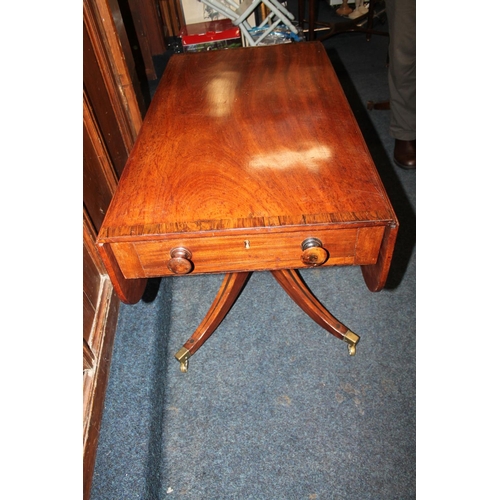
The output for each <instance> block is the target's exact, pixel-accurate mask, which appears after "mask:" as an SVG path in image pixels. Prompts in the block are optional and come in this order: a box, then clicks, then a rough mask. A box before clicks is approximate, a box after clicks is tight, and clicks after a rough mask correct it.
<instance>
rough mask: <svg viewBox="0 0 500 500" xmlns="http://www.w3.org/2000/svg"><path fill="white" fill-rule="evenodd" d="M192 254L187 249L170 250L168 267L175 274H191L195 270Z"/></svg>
mask: <svg viewBox="0 0 500 500" xmlns="http://www.w3.org/2000/svg"><path fill="white" fill-rule="evenodd" d="M191 257H192V254H191V252H190V251H189V250H188V249H187V248H183V247H177V248H172V250H170V260H169V261H168V263H167V267H168V268H169V269H170V271H172V272H173V273H174V274H189V273H190V272H191V271H192V270H193V267H194V266H193V263H192V262H191Z"/></svg>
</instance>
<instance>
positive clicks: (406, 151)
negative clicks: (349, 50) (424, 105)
mask: <svg viewBox="0 0 500 500" xmlns="http://www.w3.org/2000/svg"><path fill="white" fill-rule="evenodd" d="M386 11H387V18H388V22H389V35H390V39H389V97H390V108H391V122H390V126H389V133H390V135H391V136H392V137H394V139H395V140H396V141H395V148H394V161H395V162H396V164H397V165H399V166H400V167H402V168H407V169H410V168H411V169H413V168H415V167H416V40H415V36H416V35H415V31H416V29H415V25H416V1H415V0H386Z"/></svg>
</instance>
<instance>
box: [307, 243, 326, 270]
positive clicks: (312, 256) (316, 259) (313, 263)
mask: <svg viewBox="0 0 500 500" xmlns="http://www.w3.org/2000/svg"><path fill="white" fill-rule="evenodd" d="M301 260H302V262H303V263H304V264H305V265H306V266H309V267H317V266H321V265H322V264H324V263H325V262H326V261H327V260H328V252H327V250H326V249H325V248H323V243H322V242H321V240H319V239H318V238H307V239H305V240H304V241H303V242H302V255H301Z"/></svg>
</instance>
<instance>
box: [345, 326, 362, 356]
mask: <svg viewBox="0 0 500 500" xmlns="http://www.w3.org/2000/svg"><path fill="white" fill-rule="evenodd" d="M344 342H347V348H348V349H349V355H350V356H354V355H355V354H356V344H357V343H358V342H359V335H356V334H355V333H354V332H351V330H347V332H346V333H345V335H344Z"/></svg>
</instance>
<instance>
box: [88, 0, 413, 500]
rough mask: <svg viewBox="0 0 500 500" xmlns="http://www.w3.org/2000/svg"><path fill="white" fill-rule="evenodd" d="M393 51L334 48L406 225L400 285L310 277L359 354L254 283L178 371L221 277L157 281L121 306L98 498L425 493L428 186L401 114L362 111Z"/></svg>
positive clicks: (380, 41) (270, 283)
mask: <svg viewBox="0 0 500 500" xmlns="http://www.w3.org/2000/svg"><path fill="white" fill-rule="evenodd" d="M293 5H294V4H293V3H290V2H289V8H290V10H291V11H292V12H296V10H294V7H293ZM320 7H321V11H320V18H321V19H325V20H326V19H328V18H332V17H335V16H334V11H333V9H331V8H329V7H327V5H326V4H323V3H322V5H321V6H320ZM378 27H379V28H381V29H385V28H386V26H385V25H379V26H378ZM387 44H388V39H387V37H381V36H374V37H372V39H371V40H370V41H369V42H367V41H366V37H365V35H364V34H360V33H347V34H339V35H336V36H335V37H333V38H330V39H329V40H326V41H325V42H324V45H325V47H326V48H327V50H328V54H329V56H330V58H331V60H332V63H333V65H334V68H335V70H336V72H337V74H338V76H339V78H340V80H341V82H342V85H343V87H344V90H345V92H346V95H347V97H348V99H349V102H350V103H351V106H352V108H353V111H354V113H355V116H356V118H357V120H358V122H359V124H360V127H361V129H362V132H363V134H364V137H365V139H366V141H367V144H368V146H369V148H370V151H371V153H372V156H373V158H374V161H375V164H376V165H377V168H378V170H379V172H380V175H381V177H382V179H383V181H384V184H385V186H386V189H387V191H388V194H389V197H390V199H391V201H392V203H393V206H394V209H395V211H396V213H397V215H398V218H399V220H400V225H401V229H400V233H399V239H398V244H397V248H396V253H395V257H394V260H393V266H392V269H391V274H390V278H389V282H388V285H387V287H386V289H384V290H382V291H381V292H378V293H371V292H369V291H368V289H367V288H366V286H365V284H364V281H363V278H362V275H361V271H360V270H359V269H358V268H355V267H336V268H321V269H314V270H307V271H303V272H302V273H301V274H302V276H303V278H304V280H305V281H306V283H307V284H308V286H309V287H310V288H311V289H312V291H313V292H314V293H315V295H316V296H317V297H318V298H319V299H320V301H321V302H322V303H323V304H324V305H325V306H326V307H327V308H328V309H329V310H330V311H331V312H332V313H333V314H334V315H335V316H336V317H337V318H338V319H339V320H340V321H342V322H343V323H345V324H346V325H348V326H349V328H351V329H352V330H353V331H354V332H356V333H358V334H359V335H360V336H361V340H360V343H359V345H358V349H357V354H356V356H354V357H350V356H349V355H348V352H347V347H346V344H345V343H343V342H341V341H339V340H338V339H336V338H334V337H333V336H332V335H331V334H329V333H327V332H326V331H324V330H323V329H321V328H320V327H319V326H318V325H316V323H314V322H313V321H312V320H311V319H310V318H309V317H308V316H306V315H305V314H304V313H303V312H302V311H301V310H300V309H299V308H298V306H296V305H295V304H294V303H293V302H292V301H291V299H290V298H289V297H288V296H287V295H286V293H285V292H284V291H283V290H282V289H281V287H280V286H279V285H278V284H277V283H276V282H275V281H274V279H273V278H272V276H271V275H270V274H269V273H254V274H253V275H252V277H251V278H250V280H249V282H248V283H247V285H246V287H245V289H244V291H243V293H242V295H241V296H240V298H239V299H238V301H237V302H236V304H235V306H234V307H233V309H232V310H231V311H230V312H229V314H228V316H227V317H226V318H225V320H224V321H223V322H222V324H221V325H220V327H219V328H218V330H217V331H216V332H215V333H214V334H213V335H212V337H211V338H210V340H209V341H208V342H207V343H206V344H205V345H204V346H203V348H202V349H200V351H198V352H197V353H196V355H195V356H193V358H192V359H191V362H190V366H189V371H188V372H187V373H181V372H180V370H179V363H178V362H177V361H176V360H175V358H174V354H175V353H176V352H177V350H178V349H179V348H180V347H181V346H182V344H183V343H184V342H185V341H186V340H187V338H188V337H189V336H190V334H191V333H192V332H193V330H194V329H195V328H196V327H197V325H198V324H199V322H200V321H201V320H202V318H203V316H204V315H205V313H206V311H207V309H208V308H209V306H210V304H211V302H212V300H213V298H214V297H215V294H216V293H217V290H218V287H219V285H220V283H221V281H222V275H210V276H185V277H182V278H181V279H179V278H168V279H162V280H161V281H157V282H155V281H153V280H152V281H151V283H150V285H151V286H150V288H149V289H148V292H147V294H146V295H145V297H144V299H143V300H142V301H141V302H139V303H138V304H136V305H133V306H126V305H122V306H121V309H120V315H119V322H118V329H117V332H116V340H115V345H114V351H113V357H112V364H111V371H110V379H109V385H108V390H107V395H106V401H105V410H104V415H103V420H102V427H101V433H100V440H99V448H98V455H97V460H96V466H95V473H94V480H93V488H92V500H128V499H142V500H153V499H189V500H223V499H236V500H247V499H258V500H280V499H283V500H295V499H304V500H310V499H318V500H320V499H329V500H330V499H336V500H337V499H346V500H365V499H366V500H368V499H373V500H389V499H398V500H406V499H412V498H415V497H416V486H415V484H416V483H415V474H416V465H415V453H416V452H415V448H416V445H415V417H416V415H415V344H416V342H415V333H416V327H415V313H416V312H415V309H416V305H415V287H416V285H415V266H416V257H415V206H416V200H415V196H416V186H415V182H416V176H415V172H408V171H403V170H400V169H398V168H397V167H395V166H394V165H393V163H392V161H391V157H392V148H393V140H392V139H391V138H390V137H389V135H388V125H389V113H388V112H387V111H371V112H370V111H367V110H366V102H367V101H368V100H375V101H377V100H384V99H387V98H388V89H387V75H386V72H387V69H386V66H385V63H386V56H387ZM159 64H160V65H161V61H159ZM155 287H156V288H155Z"/></svg>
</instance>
